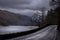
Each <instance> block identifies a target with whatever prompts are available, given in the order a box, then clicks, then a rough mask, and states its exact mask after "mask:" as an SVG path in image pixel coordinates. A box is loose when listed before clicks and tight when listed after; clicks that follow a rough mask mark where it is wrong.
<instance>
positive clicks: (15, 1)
mask: <svg viewBox="0 0 60 40" xmlns="http://www.w3.org/2000/svg"><path fill="white" fill-rule="evenodd" d="M42 7H46V8H47V9H48V8H49V0H0V9H4V10H8V11H11V12H14V13H20V14H24V15H28V16H31V15H33V14H34V13H35V12H36V11H37V10H40V8H42Z"/></svg>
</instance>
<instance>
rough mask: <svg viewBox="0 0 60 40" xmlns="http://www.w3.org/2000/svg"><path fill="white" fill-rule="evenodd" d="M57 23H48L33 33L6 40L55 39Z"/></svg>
mask: <svg viewBox="0 0 60 40" xmlns="http://www.w3.org/2000/svg"><path fill="white" fill-rule="evenodd" d="M56 29H57V25H50V26H48V27H46V28H44V29H42V30H39V31H37V32H35V33H32V34H29V35H25V36H21V37H16V38H12V39H6V40H55V38H56Z"/></svg>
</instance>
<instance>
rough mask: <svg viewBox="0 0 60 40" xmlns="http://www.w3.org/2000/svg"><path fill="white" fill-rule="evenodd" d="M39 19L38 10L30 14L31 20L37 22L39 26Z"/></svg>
mask: <svg viewBox="0 0 60 40" xmlns="http://www.w3.org/2000/svg"><path fill="white" fill-rule="evenodd" d="M41 19H42V17H41V15H40V13H39V12H38V11H37V12H36V13H34V15H33V16H32V21H34V22H35V23H36V24H37V26H40V22H41Z"/></svg>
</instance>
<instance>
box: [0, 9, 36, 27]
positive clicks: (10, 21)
mask: <svg viewBox="0 0 60 40" xmlns="http://www.w3.org/2000/svg"><path fill="white" fill-rule="evenodd" d="M0 25H3V26H7V25H17V26H33V25H36V24H34V22H32V21H31V18H30V17H28V16H25V15H21V14H15V13H12V12H8V11H5V10H0Z"/></svg>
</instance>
